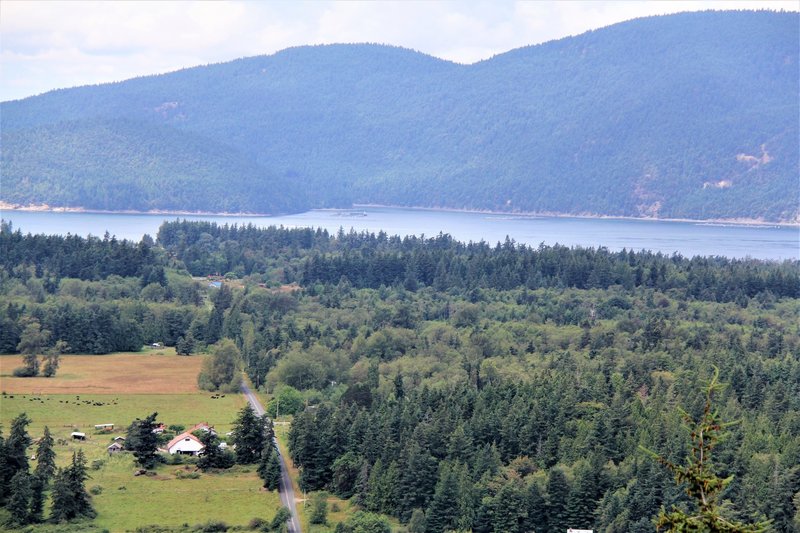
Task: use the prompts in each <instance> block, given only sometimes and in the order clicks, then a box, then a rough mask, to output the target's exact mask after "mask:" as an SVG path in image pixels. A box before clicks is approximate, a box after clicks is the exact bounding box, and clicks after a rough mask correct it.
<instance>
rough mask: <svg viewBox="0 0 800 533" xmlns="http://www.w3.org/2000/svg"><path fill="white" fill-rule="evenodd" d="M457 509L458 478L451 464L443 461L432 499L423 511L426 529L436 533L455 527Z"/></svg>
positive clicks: (430, 532)
mask: <svg viewBox="0 0 800 533" xmlns="http://www.w3.org/2000/svg"><path fill="white" fill-rule="evenodd" d="M458 511H459V509H458V479H457V477H456V474H455V472H453V467H452V465H450V464H447V463H444V464H442V467H441V472H440V474H439V481H438V482H437V483H436V490H435V491H434V493H433V500H432V501H431V505H430V507H429V508H428V511H427V512H426V513H425V516H426V525H425V527H426V531H427V532H428V533H438V532H441V531H446V530H448V529H453V528H455V527H456V523H457V521H458V517H459V512H458Z"/></svg>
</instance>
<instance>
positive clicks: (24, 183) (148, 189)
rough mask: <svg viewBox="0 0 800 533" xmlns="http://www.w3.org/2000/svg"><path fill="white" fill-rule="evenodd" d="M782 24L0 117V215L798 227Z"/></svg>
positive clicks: (663, 27)
mask: <svg viewBox="0 0 800 533" xmlns="http://www.w3.org/2000/svg"><path fill="white" fill-rule="evenodd" d="M799 22H800V20H799V19H798V14H797V13H773V12H746V11H741V12H703V13H684V14H678V15H669V16H663V17H652V18H646V19H639V20H634V21H630V22H626V23H622V24H617V25H615V26H611V27H608V28H604V29H601V30H597V31H593V32H589V33H586V34H583V35H580V36H577V37H571V38H567V39H561V40H558V41H553V42H550V43H546V44H543V45H538V46H532V47H526V48H521V49H517V50H513V51H511V52H508V53H506V54H502V55H499V56H496V57H494V58H492V59H490V60H486V61H482V62H480V63H477V64H474V65H469V66H463V65H457V64H454V63H450V62H447V61H442V60H438V59H435V58H432V57H429V56H426V55H424V54H420V53H417V52H413V51H410V50H405V49H401V48H395V47H387V46H379V45H332V46H315V47H300V48H292V49H288V50H284V51H282V52H279V53H277V54H274V55H271V56H260V57H253V58H247V59H241V60H237V61H232V62H229V63H223V64H218V65H210V66H205V67H197V68H191V69H186V70H182V71H178V72H174V73H171V74H165V75H160V76H150V77H144V78H136V79H132V80H128V81H125V82H120V83H113V84H106V85H99V86H90V87H80V88H75V89H64V90H57V91H53V92H50V93H47V94H44V95H41V96H37V97H31V98H27V99H24V100H19V101H12V102H4V103H2V105H0V112H1V113H2V166H1V167H0V170H2V188H1V189H0V200H3V201H7V202H13V203H20V204H26V203H48V204H51V205H60V206H80V207H86V208H102V209H143V210H144V209H176V210H177V209H181V210H184V209H185V210H211V211H249V212H269V213H278V212H289V211H300V210H305V209H307V208H309V207H332V206H348V205H351V204H352V203H381V204H394V205H407V206H412V205H413V206H425V207H450V208H472V209H493V210H508V211H536V212H558V213H571V214H585V213H593V214H604V215H626V216H655V217H664V218H666V217H685V218H697V219H704V218H762V219H765V220H770V221H779V220H782V221H789V220H795V221H796V220H798V219H800V216H799V215H798V201H797V199H798V196H799V195H800V185H799V184H798V181H799V177H800V156H799V155H798V138H799V137H798V136H799V135H800V128H799V127H798V116H799V114H800V108H799V105H798V88H797V80H798V79H800V71H799V70H798V45H797V43H798V40H799V39H800V35H799V31H798V28H800V24H799Z"/></svg>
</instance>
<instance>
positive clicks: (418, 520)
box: [408, 508, 426, 533]
mask: <svg viewBox="0 0 800 533" xmlns="http://www.w3.org/2000/svg"><path fill="white" fill-rule="evenodd" d="M425 529H426V525H425V512H424V511H423V510H422V509H419V508H417V509H414V511H413V512H412V513H411V519H410V520H409V521H408V533H425Z"/></svg>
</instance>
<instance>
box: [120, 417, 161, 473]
mask: <svg viewBox="0 0 800 533" xmlns="http://www.w3.org/2000/svg"><path fill="white" fill-rule="evenodd" d="M156 417H158V413H153V414H151V415H150V416H148V417H146V418H145V419H143V420H142V419H139V418H137V419H136V420H134V421H133V422H132V423H131V425H130V426H128V431H127V434H126V436H125V448H126V449H128V450H130V451H132V452H133V455H134V457H136V461H137V462H138V463H139V464H140V465H141V466H142V468H153V467H154V466H155V465H156V463H157V462H158V455H157V450H158V435H157V434H156V433H154V432H153V430H154V429H156Z"/></svg>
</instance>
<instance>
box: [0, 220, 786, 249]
mask: <svg viewBox="0 0 800 533" xmlns="http://www.w3.org/2000/svg"><path fill="white" fill-rule="evenodd" d="M2 217H3V218H4V219H5V220H7V221H10V222H11V223H12V224H13V225H14V228H18V229H21V230H22V231H23V232H24V233H47V234H62V235H65V234H67V233H71V234H73V235H83V236H86V235H90V234H91V235H96V236H100V237H101V236H103V235H104V234H105V233H106V232H108V233H110V234H111V235H116V236H117V238H119V239H131V240H135V241H138V240H139V239H141V238H142V236H143V235H144V234H149V235H151V236H153V237H155V236H156V233H157V232H158V227H159V226H160V225H161V224H162V223H163V222H164V221H165V220H175V219H177V218H180V219H187V220H206V221H213V222H217V223H220V224H254V225H256V226H271V225H283V226H285V227H315V228H324V229H327V230H329V231H331V232H336V231H338V229H339V228H340V227H342V228H344V229H345V231H348V230H349V229H350V228H354V229H355V230H357V231H361V230H369V231H374V232H377V231H380V230H383V231H385V232H386V233H388V234H389V235H403V236H405V235H421V234H424V235H425V236H429V237H430V236H434V235H437V234H439V233H440V232H443V233H449V234H450V235H452V236H453V237H455V238H456V239H458V240H461V241H480V240H484V241H487V242H489V243H492V244H494V243H496V242H498V241H504V240H505V238H506V236H509V237H510V238H512V239H514V240H515V241H517V242H519V243H525V244H528V245H532V246H538V245H539V244H540V243H544V244H550V245H552V244H556V243H558V244H563V245H567V246H592V247H597V246H605V247H606V248H608V249H610V250H621V249H622V248H627V249H629V250H630V249H633V250H642V249H647V250H653V251H657V252H663V253H666V254H672V253H675V252H677V253H680V254H681V255H684V256H689V257H691V256H694V255H710V256H714V255H719V256H726V257H747V256H749V257H754V258H758V259H799V258H800V228H796V227H794V228H789V227H777V226H740V225H712V224H704V223H693V222H662V221H649V220H647V221H645V220H611V219H587V218H550V217H541V218H540V217H522V216H507V215H489V214H483V213H457V212H447V211H427V210H415V209H398V208H358V209H353V210H344V211H328V210H324V211H323V210H318V211H308V212H306V213H300V214H296V215H285V216H275V217H247V216H180V217H176V216H175V215H127V214H105V213H102V214H101V213H51V212H23V211H3V212H2Z"/></svg>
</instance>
